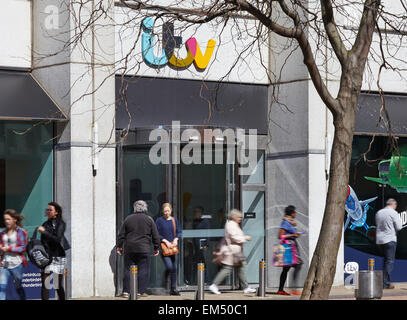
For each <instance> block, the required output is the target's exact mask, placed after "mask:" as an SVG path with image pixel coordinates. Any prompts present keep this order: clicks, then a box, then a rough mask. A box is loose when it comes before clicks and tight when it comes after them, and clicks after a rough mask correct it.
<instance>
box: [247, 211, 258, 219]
mask: <svg viewBox="0 0 407 320" xmlns="http://www.w3.org/2000/svg"><path fill="white" fill-rule="evenodd" d="M244 218H245V219H256V212H245V213H244Z"/></svg>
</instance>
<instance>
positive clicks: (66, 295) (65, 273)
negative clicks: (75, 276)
mask: <svg viewBox="0 0 407 320" xmlns="http://www.w3.org/2000/svg"><path fill="white" fill-rule="evenodd" d="M62 285H63V288H64V291H65V299H66V300H68V299H67V297H68V269H65V270H64V277H63V280H62Z"/></svg>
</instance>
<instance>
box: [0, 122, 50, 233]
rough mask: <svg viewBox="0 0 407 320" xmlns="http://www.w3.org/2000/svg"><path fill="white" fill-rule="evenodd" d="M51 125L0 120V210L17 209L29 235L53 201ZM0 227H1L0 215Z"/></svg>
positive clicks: (43, 217) (42, 220)
mask: <svg viewBox="0 0 407 320" xmlns="http://www.w3.org/2000/svg"><path fill="white" fill-rule="evenodd" d="M52 138H53V125H52V124H51V123H47V124H40V123H36V122H29V121H0V213H1V214H2V213H3V212H4V210H5V209H15V210H17V211H18V212H21V213H22V214H23V216H24V217H25V219H24V220H23V225H24V228H25V229H26V230H27V232H28V234H29V236H31V234H32V232H33V230H34V228H35V227H37V226H38V225H41V224H42V223H43V222H44V221H45V220H46V218H45V215H44V207H45V206H46V204H47V203H48V202H50V201H52V200H53V139H52ZM0 227H4V225H3V219H2V217H1V218H0Z"/></svg>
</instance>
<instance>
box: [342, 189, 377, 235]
mask: <svg viewBox="0 0 407 320" xmlns="http://www.w3.org/2000/svg"><path fill="white" fill-rule="evenodd" d="M376 199H377V197H374V198H370V199H367V200H363V201H359V199H358V197H357V195H356V193H355V191H354V190H353V189H352V187H351V186H348V197H347V198H346V204H345V210H346V213H347V215H348V217H347V219H346V223H345V230H346V228H347V227H348V226H349V224H350V226H349V229H350V230H353V229H355V228H357V227H363V228H365V230H366V231H369V229H370V228H371V227H369V226H368V225H367V223H366V219H367V211H368V210H369V209H370V208H371V207H370V206H369V203H370V202H372V201H374V200H376Z"/></svg>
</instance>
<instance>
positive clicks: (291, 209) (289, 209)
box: [284, 205, 295, 216]
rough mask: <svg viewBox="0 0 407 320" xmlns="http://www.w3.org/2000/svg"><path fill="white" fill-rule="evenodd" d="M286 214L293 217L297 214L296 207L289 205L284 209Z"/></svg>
mask: <svg viewBox="0 0 407 320" xmlns="http://www.w3.org/2000/svg"><path fill="white" fill-rule="evenodd" d="M284 213H285V215H286V216H291V215H292V214H293V213H295V207H294V206H292V205H289V206H288V207H286V208H285V209H284Z"/></svg>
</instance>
